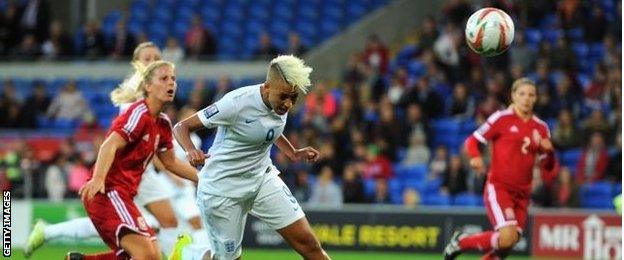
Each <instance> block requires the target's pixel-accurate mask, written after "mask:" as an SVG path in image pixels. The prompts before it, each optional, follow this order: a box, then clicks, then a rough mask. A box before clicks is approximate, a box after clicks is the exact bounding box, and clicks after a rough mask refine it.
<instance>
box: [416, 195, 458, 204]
mask: <svg viewBox="0 0 624 260" xmlns="http://www.w3.org/2000/svg"><path fill="white" fill-rule="evenodd" d="M422 199H423V204H424V205H427V206H449V205H451V199H450V197H449V196H448V195H446V194H441V193H433V194H423V196H422Z"/></svg>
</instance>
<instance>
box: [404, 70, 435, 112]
mask: <svg viewBox="0 0 624 260" xmlns="http://www.w3.org/2000/svg"><path fill="white" fill-rule="evenodd" d="M399 103H400V104H401V105H403V106H407V105H409V104H412V103H417V104H419V105H420V106H421V107H426V108H427V110H426V111H423V112H425V115H426V117H427V118H437V117H438V116H440V115H442V112H443V110H444V102H443V101H442V98H441V97H440V95H438V93H436V92H435V91H433V90H432V89H431V87H430V86H429V81H428V79H427V78H424V77H422V78H420V79H419V80H418V81H417V83H416V87H414V88H412V89H410V90H408V91H407V92H405V94H404V95H403V97H402V98H401V102H399Z"/></svg>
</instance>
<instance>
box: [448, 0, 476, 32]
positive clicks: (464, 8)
mask: <svg viewBox="0 0 624 260" xmlns="http://www.w3.org/2000/svg"><path fill="white" fill-rule="evenodd" d="M442 12H443V14H444V15H445V16H446V17H447V19H448V20H449V22H450V23H452V24H453V25H455V26H457V27H462V26H464V25H466V19H468V17H469V16H470V14H472V7H471V6H470V3H468V2H467V1H466V0H451V1H449V2H447V3H445V4H444V6H443V7H442Z"/></svg>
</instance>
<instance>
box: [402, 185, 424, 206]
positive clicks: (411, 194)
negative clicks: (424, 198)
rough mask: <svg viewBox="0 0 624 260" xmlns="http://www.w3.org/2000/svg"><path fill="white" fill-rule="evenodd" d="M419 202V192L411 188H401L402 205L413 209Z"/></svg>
mask: <svg viewBox="0 0 624 260" xmlns="http://www.w3.org/2000/svg"><path fill="white" fill-rule="evenodd" d="M418 204H420V193H419V192H418V191H417V190H415V189H413V188H406V189H405V190H403V207H406V208H408V209H415V208H416V207H417V206H418Z"/></svg>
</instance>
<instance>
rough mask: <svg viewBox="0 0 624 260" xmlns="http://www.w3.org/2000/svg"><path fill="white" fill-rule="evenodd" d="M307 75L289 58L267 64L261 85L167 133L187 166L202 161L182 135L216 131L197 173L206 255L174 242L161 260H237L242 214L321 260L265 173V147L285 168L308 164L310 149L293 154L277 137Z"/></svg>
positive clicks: (268, 166) (285, 196) (281, 188)
mask: <svg viewBox="0 0 624 260" xmlns="http://www.w3.org/2000/svg"><path fill="white" fill-rule="evenodd" d="M310 72H312V68H310V67H308V66H306V65H305V64H304V62H303V61H302V60H301V59H299V58H296V57H294V56H292V55H288V56H279V57H277V58H275V59H273V60H272V61H271V62H270V64H269V68H268V73H267V78H266V81H265V82H264V83H263V84H258V85H252V86H247V87H242V88H239V89H236V90H234V91H231V92H229V93H227V94H226V95H225V96H224V97H223V98H222V99H221V100H219V101H217V102H216V103H214V104H212V105H210V106H208V107H206V108H204V109H203V110H201V111H199V112H197V113H196V114H195V115H193V116H192V117H190V118H187V119H185V120H183V121H181V122H179V123H178V124H176V126H175V127H174V134H175V137H176V140H177V141H178V142H179V143H180V145H181V146H182V148H184V150H185V151H186V157H187V159H188V160H189V162H191V164H193V165H199V164H204V160H206V157H205V155H204V153H203V152H202V151H200V150H198V149H197V148H196V147H195V146H193V144H192V143H191V139H190V137H189V136H190V133H191V132H193V131H195V130H198V129H200V128H202V127H206V128H213V127H217V134H216V137H215V141H214V143H213V145H212V147H211V148H210V151H209V154H210V159H208V160H206V164H205V165H204V166H203V168H202V169H201V171H200V176H201V177H200V181H199V184H198V192H197V203H198V206H199V209H200V211H201V213H202V216H203V220H204V223H205V224H206V230H208V232H209V238H210V246H211V249H210V250H209V251H207V249H206V248H198V247H196V246H195V245H193V246H187V244H188V243H190V239H188V237H185V236H182V237H180V238H179V239H178V243H177V244H176V246H175V248H174V252H173V254H172V255H171V256H170V258H169V259H185V260H187V259H203V258H204V257H205V258H208V257H210V258H216V259H220V260H222V259H237V258H240V256H241V253H242V249H241V242H242V239H243V229H244V227H245V221H246V219H247V214H249V213H250V214H252V215H254V216H256V217H258V218H259V219H261V220H262V221H264V222H265V223H266V224H267V225H269V226H270V227H271V228H273V229H274V230H276V231H277V232H278V233H280V235H282V237H284V239H285V240H286V241H287V242H288V243H289V244H290V245H291V246H292V247H293V248H294V249H295V250H296V251H297V252H298V253H299V254H300V255H301V256H303V258H304V259H329V257H328V256H327V254H326V253H325V251H324V250H323V249H322V248H321V245H320V243H319V241H318V240H317V239H316V237H315V236H314V234H313V233H312V230H311V228H310V224H309V223H308V221H307V220H306V218H305V215H304V213H303V211H302V210H301V207H300V206H299V203H297V200H296V199H295V197H293V195H292V194H291V193H290V190H289V189H288V187H286V185H285V184H284V182H283V181H282V180H281V179H280V178H279V177H278V174H279V170H278V169H277V168H276V167H275V166H274V165H273V163H272V162H271V159H270V157H269V153H270V150H271V147H272V145H273V143H275V144H276V145H277V147H278V148H279V149H280V150H281V151H282V152H284V153H285V154H286V155H287V156H288V157H289V158H290V159H292V160H300V159H305V160H307V161H316V160H317V159H318V156H319V153H318V151H317V150H315V149H314V148H312V147H305V148H302V149H296V148H295V147H293V146H292V144H291V143H290V142H289V141H288V139H286V137H285V136H284V135H283V134H282V131H283V130H284V126H285V125H286V118H287V113H288V111H289V110H290V109H291V108H292V107H293V106H294V105H295V103H296V101H297V98H298V97H299V95H305V94H306V93H307V92H308V86H309V85H310V79H309V75H310Z"/></svg>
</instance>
